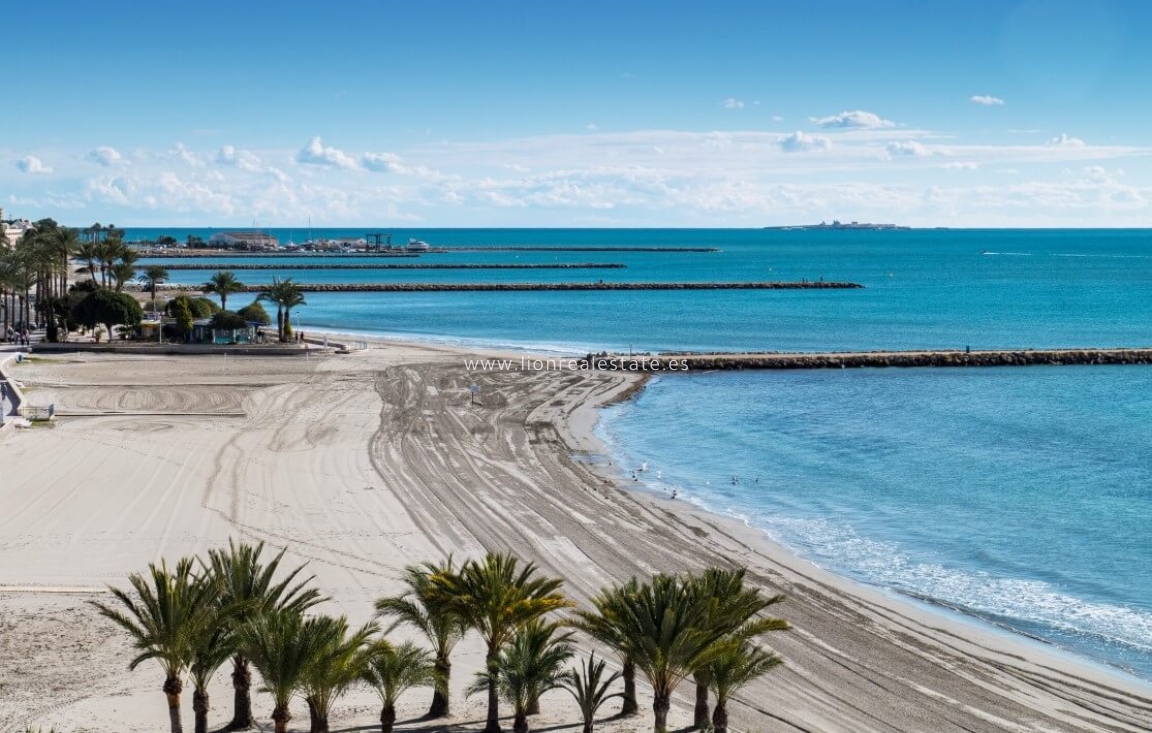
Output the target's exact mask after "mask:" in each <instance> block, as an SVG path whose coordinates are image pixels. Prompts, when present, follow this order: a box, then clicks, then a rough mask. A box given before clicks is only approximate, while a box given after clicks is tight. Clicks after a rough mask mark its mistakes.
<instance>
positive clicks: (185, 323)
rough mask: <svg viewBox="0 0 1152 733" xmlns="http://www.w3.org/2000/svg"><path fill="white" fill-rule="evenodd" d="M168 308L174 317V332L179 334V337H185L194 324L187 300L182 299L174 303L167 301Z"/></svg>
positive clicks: (190, 331)
mask: <svg viewBox="0 0 1152 733" xmlns="http://www.w3.org/2000/svg"><path fill="white" fill-rule="evenodd" d="M168 310H169V311H170V312H171V313H172V317H173V318H175V319H176V332H177V333H179V334H180V337H181V338H184V339H187V338H188V334H190V333H192V328H193V327H194V326H195V325H196V324H195V321H194V319H193V318H192V311H191V309H190V308H189V307H188V301H187V300H182V301H180V302H178V303H176V304H175V305H172V304H171V303H169V309H168Z"/></svg>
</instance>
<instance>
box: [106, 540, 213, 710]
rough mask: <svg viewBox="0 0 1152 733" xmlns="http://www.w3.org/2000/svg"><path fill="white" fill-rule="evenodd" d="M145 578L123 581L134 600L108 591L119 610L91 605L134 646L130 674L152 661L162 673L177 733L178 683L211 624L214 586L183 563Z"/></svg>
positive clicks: (187, 561) (164, 567)
mask: <svg viewBox="0 0 1152 733" xmlns="http://www.w3.org/2000/svg"><path fill="white" fill-rule="evenodd" d="M148 570H149V573H148V576H145V575H143V574H140V573H133V574H132V575H130V576H128V582H129V584H130V585H131V586H132V589H133V591H135V593H134V594H129V593H128V592H127V591H124V590H121V589H119V588H109V591H110V592H111V593H112V597H113V598H115V599H116V601H118V602H119V605H120V606H123V609H117V608H113V607H111V606H109V605H106V604H104V603H102V602H99V601H94V602H92V605H93V606H95V607H96V608H97V609H98V610H99V612H100V614H101V615H103V616H104V617H106V618H108V619H110V620H111V621H113V622H114V623H116V624H117V625H119V626H120V627H121V628H123V629H124V630H125V631H127V632H128V633H129V634H130V635H131V636H132V638H133V640H134V646H135V647H136V649H138V650H139V651H140V654H139V655H137V656H136V658H135V659H133V660H132V661H131V662H130V663H129V664H128V669H135V668H136V667H137V666H139V665H140V664H141V663H142V662H145V661H147V660H149V659H155V660H157V661H158V662H160V665H161V667H162V668H163V669H164V687H163V690H164V695H165V696H166V697H167V699H168V719H169V722H170V723H171V728H172V733H183V730H184V727H183V723H182V721H181V718H180V693H181V692H182V691H183V689H184V682H183V680H182V679H181V677H182V675H183V673H184V670H185V669H187V668H188V666H189V664H191V663H192V661H193V656H194V655H193V642H194V640H195V639H197V638H198V636H199V635H200V634H201V633H202V631H203V629H204V628H205V627H207V626H210V625H212V624H214V623H215V622H216V619H217V606H216V602H215V601H216V596H217V586H216V584H215V583H214V582H212V579H211V578H209V577H207V576H206V575H197V574H196V573H195V572H194V571H193V563H192V560H191V559H189V558H184V559H182V560H180V561H179V562H178V563H177V564H176V568H175V570H169V569H168V565H167V564H166V563H163V562H162V563H161V564H160V566H159V567H157V566H156V565H149V566H148Z"/></svg>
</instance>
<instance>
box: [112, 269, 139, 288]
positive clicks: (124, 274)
mask: <svg viewBox="0 0 1152 733" xmlns="http://www.w3.org/2000/svg"><path fill="white" fill-rule="evenodd" d="M108 272H109V274H110V275H111V276H112V280H113V281H114V282H115V283H116V292H120V291H121V290H123V289H124V286H125V285H127V284H128V282H129V281H131V280H132V279H133V278H135V277H136V265H133V264H132V263H130V262H114V263H112V267H111V268H109V270H108Z"/></svg>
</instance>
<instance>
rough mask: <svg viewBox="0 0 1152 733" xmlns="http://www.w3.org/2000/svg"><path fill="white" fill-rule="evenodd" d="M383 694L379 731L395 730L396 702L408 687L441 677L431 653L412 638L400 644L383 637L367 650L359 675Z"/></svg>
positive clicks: (381, 695) (435, 685)
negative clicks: (394, 643) (397, 644)
mask: <svg viewBox="0 0 1152 733" xmlns="http://www.w3.org/2000/svg"><path fill="white" fill-rule="evenodd" d="M360 678H361V680H363V681H364V682H366V683H367V684H368V685H369V686H370V687H371V688H372V689H374V690H376V694H378V695H379V696H380V730H381V733H392V726H393V725H395V724H396V701H397V700H399V699H400V696H401V695H402V694H404V692H405V691H406V690H409V689H411V688H413V687H424V686H426V685H433V686H434V687H436V688H437V689H439V686H440V683H441V680H440V679H439V675H438V674H437V671H436V663H435V661H434V660H433V655H432V653H431V652H428V651H425V650H424V649H421V648H420V647H418V646H416V645H415V644H413V643H412V642H410V641H406V642H404V643H403V644H400V645H399V646H395V645H393V644H391V643H389V642H388V640H387V639H380V640H379V641H377V642H376V643H375V644H373V645H372V646H371V647H370V648H369V650H368V663H367V665H366V666H365V668H364V671H363V672H362V673H361V675H360Z"/></svg>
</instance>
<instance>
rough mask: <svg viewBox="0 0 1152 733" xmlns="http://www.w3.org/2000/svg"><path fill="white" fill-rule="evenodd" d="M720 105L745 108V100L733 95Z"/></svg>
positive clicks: (729, 107)
mask: <svg viewBox="0 0 1152 733" xmlns="http://www.w3.org/2000/svg"><path fill="white" fill-rule="evenodd" d="M720 106H721V107H723V108H724V109H744V102H742V101H740V100H739V99H735V98H733V97H728V98H727V99H725V100H724V101H723V102H721V103H720Z"/></svg>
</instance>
